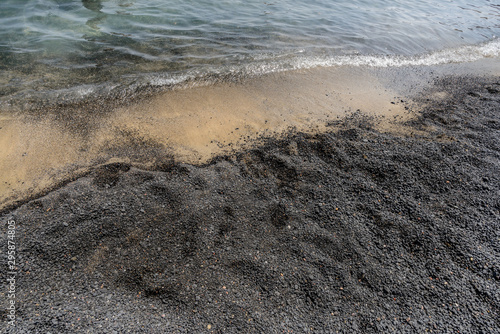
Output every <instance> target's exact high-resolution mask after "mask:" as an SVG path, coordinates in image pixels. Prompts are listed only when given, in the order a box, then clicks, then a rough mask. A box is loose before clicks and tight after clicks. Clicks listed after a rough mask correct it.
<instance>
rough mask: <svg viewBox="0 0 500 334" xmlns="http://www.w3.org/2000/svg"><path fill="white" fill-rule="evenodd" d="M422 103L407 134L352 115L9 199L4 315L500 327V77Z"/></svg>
mask: <svg viewBox="0 0 500 334" xmlns="http://www.w3.org/2000/svg"><path fill="white" fill-rule="evenodd" d="M436 91H439V92H442V91H445V92H447V93H448V97H447V98H445V99H444V100H435V99H433V98H432V97H433V96H437V95H436V94H432V93H433V92H436ZM441 95H442V94H441ZM427 99H429V100H427ZM420 102H422V103H425V104H427V106H426V107H425V108H424V109H423V111H422V114H421V117H420V118H419V119H418V120H416V121H413V123H412V124H411V126H412V127H413V128H414V129H415V132H414V134H409V135H408V136H395V135H389V134H383V133H380V132H377V131H375V130H374V129H373V128H372V126H371V120H370V119H366V118H364V117H363V116H362V115H353V116H352V117H350V118H349V119H347V120H345V121H342V122H341V123H338V124H332V129H335V131H334V130H332V132H331V133H327V134H322V135H315V136H311V135H304V134H290V135H288V136H287V137H285V138H284V139H280V140H276V139H269V140H268V141H267V143H266V144H265V145H263V146H261V147H258V148H255V149H253V150H248V151H245V152H239V153H235V154H234V155H231V156H227V157H220V158H217V159H215V160H214V161H212V162H211V163H210V164H208V165H205V166H193V165H187V164H178V163H174V162H172V161H168V160H167V161H165V163H164V164H163V166H161V168H159V170H155V171H144V170H139V169H136V168H134V167H131V166H128V165H124V164H114V165H107V166H105V167H101V168H99V169H97V170H95V171H94V172H92V173H91V174H88V175H87V176H84V177H81V178H79V179H78V180H76V181H74V182H71V183H69V184H67V185H65V186H63V187H62V188H60V189H58V190H55V191H52V192H51V193H49V194H47V195H46V196H44V197H42V198H39V199H36V200H32V201H30V202H28V203H26V204H24V205H22V206H20V207H19V208H17V209H15V210H13V211H10V212H4V214H3V216H2V217H1V221H2V230H1V233H2V234H1V239H2V242H1V244H2V245H5V244H6V231H7V227H6V222H7V219H8V218H9V217H13V218H14V219H15V221H16V223H17V230H16V231H17V239H16V242H17V247H18V255H17V260H18V264H19V269H18V274H17V280H16V290H17V295H16V301H17V313H16V315H17V321H16V323H17V327H16V329H15V330H14V329H12V328H7V327H5V325H4V324H2V329H0V331H1V332H8V333H49V332H50V333H87V332H89V333H177V332H179V333H202V332H214V333H236V332H241V333H282V332H284V333H289V332H294V333H336V332H339V333H371V332H380V333H388V332H397V333H425V332H427V331H428V332H435V333H458V332H460V333H495V332H497V333H498V332H500V320H499V319H500V312H499V311H500V293H499V291H500V212H499V211H500V80H499V78H498V77H494V78H473V77H449V78H442V79H440V80H439V81H437V82H436V83H435V85H434V86H433V87H431V88H430V89H429V90H428V91H427V92H425V93H424V94H423V95H422V96H421V101H420ZM3 248H5V247H3ZM2 251H3V252H4V253H3V254H5V250H4V249H2ZM1 266H2V270H1V271H0V273H1V277H0V279H1V280H2V282H6V279H7V276H6V271H5V270H4V268H6V266H7V265H6V259H5V255H4V256H2V262H1ZM4 287H5V285H4ZM3 290H4V291H2V293H5V290H6V289H5V288H4V289H3ZM4 297H5V294H4V295H3V296H2V299H3V300H5V298H4ZM2 305H4V304H2ZM1 312H2V313H1V317H2V321H3V322H4V323H5V321H6V320H7V318H6V316H7V312H6V311H5V307H2V310H1Z"/></svg>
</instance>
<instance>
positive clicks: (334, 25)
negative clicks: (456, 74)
mask: <svg viewBox="0 0 500 334" xmlns="http://www.w3.org/2000/svg"><path fill="white" fill-rule="evenodd" d="M0 26H1V29H0V71H1V72H0V73H1V76H0V103H3V104H4V105H5V104H6V103H7V102H8V103H13V102H15V101H21V100H26V99H31V100H37V99H46V98H47V97H50V98H53V99H65V98H68V97H75V96H93V95H106V94H113V93H117V92H123V91H136V90H140V89H141V88H143V87H144V86H155V87H171V86H175V85H178V84H182V83H185V82H187V81H189V82H190V83H191V84H196V83H202V82H203V83H206V82H210V81H217V80H225V79H228V78H242V77H248V76H256V75H260V74H264V73H269V72H278V71H285V70H290V69H300V68H310V67H315V66H343V65H355V66H359V65H362V66H404V65H412V64H416V65H426V64H439V63H449V62H462V61H469V60H475V59H479V58H484V57H498V56H499V54H500V42H499V40H497V36H498V35H499V34H500V2H499V1H496V0H438V1H436V0H432V1H431V0H421V1H409V0H376V1H374V0H308V1H300V0H245V1H243V0H218V1H213V0H212V1H211V0H183V1H178V0H170V1H167V0H2V1H1V3H0Z"/></svg>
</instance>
